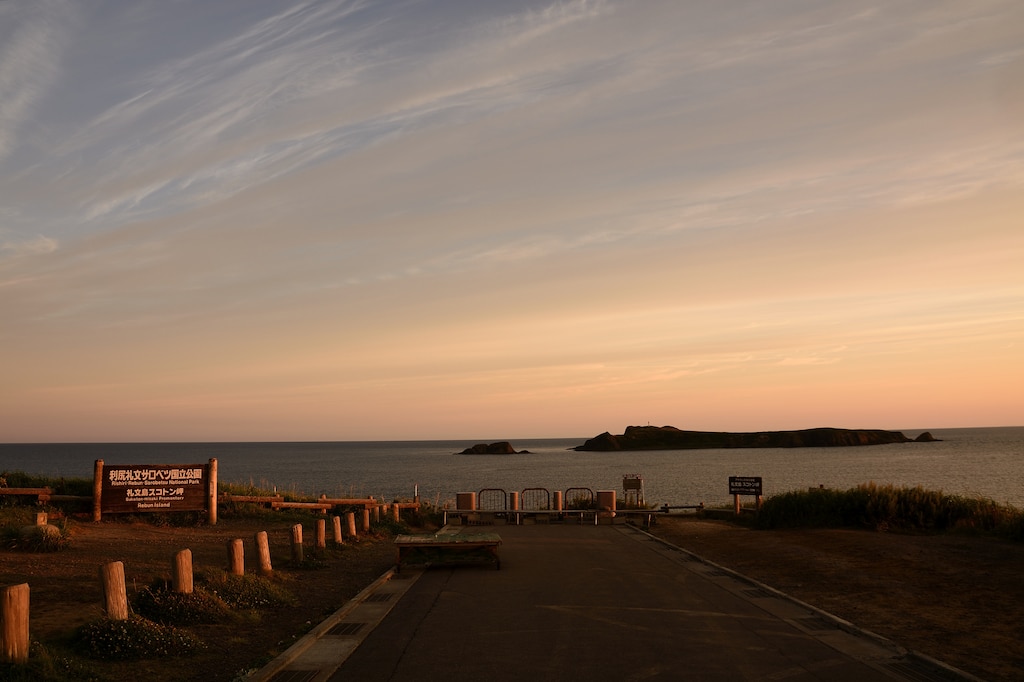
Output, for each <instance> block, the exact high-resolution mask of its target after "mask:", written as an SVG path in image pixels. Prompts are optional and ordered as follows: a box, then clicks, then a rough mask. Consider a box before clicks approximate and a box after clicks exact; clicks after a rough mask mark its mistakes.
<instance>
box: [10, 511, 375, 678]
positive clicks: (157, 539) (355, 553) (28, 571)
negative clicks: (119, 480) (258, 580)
mask: <svg viewBox="0 0 1024 682" xmlns="http://www.w3.org/2000/svg"><path fill="white" fill-rule="evenodd" d="M294 523H295V520H294V519H292V520H283V519H282V520H280V521H261V520H248V519H246V520H224V519H222V520H221V521H220V522H219V523H218V524H217V525H215V526H206V525H201V526H195V527H189V528H174V527H155V526H153V525H151V524H149V523H122V522H116V521H115V522H106V521H104V522H101V523H98V524H94V523H91V522H80V523H72V524H71V541H70V546H69V547H68V548H67V549H64V550H61V551H59V552H56V553H41V554H37V553H28V552H22V551H0V585H10V584H19V583H23V582H27V583H28V584H29V589H30V591H31V594H30V602H31V608H30V616H29V619H30V620H29V634H30V638H31V639H32V641H38V642H42V643H43V644H44V645H46V647H47V649H48V650H49V651H50V652H51V653H57V654H58V655H60V654H62V652H64V651H67V650H68V645H67V641H68V639H69V638H70V637H71V636H72V634H73V633H74V631H75V630H76V629H77V628H78V627H79V626H81V625H83V624H85V623H88V622H91V621H95V620H99V619H101V618H102V603H103V597H102V587H101V583H100V577H99V575H100V566H101V565H103V564H106V563H109V562H111V561H122V562H124V571H125V583H126V587H127V591H128V594H129V599H130V598H131V596H132V594H133V593H134V592H135V591H136V590H139V589H142V588H145V587H148V586H149V585H151V584H152V583H153V581H154V580H158V579H164V580H166V579H169V578H170V576H171V564H172V560H173V557H174V555H175V554H176V553H177V552H179V551H180V550H182V549H190V550H191V551H192V563H193V570H194V573H195V574H196V576H197V582H198V578H199V576H200V574H201V573H202V572H203V571H209V570H214V571H220V570H222V569H226V568H227V566H228V551H227V545H228V543H229V542H230V541H231V540H232V539H235V538H241V539H242V540H243V541H244V548H245V563H246V572H247V573H255V572H256V567H257V558H256V547H255V541H254V539H253V538H254V535H255V534H256V533H257V532H259V531H266V532H267V535H268V540H269V544H270V554H271V561H272V563H273V567H274V574H273V580H274V582H275V583H276V584H277V585H278V586H280V587H282V588H284V589H285V590H286V591H287V592H288V593H290V594H291V595H292V596H293V597H294V598H295V604H294V605H293V606H283V607H276V608H275V609H274V610H273V611H272V612H255V613H254V614H253V615H249V616H247V617H244V618H240V619H238V620H236V621H234V622H231V623H226V624H218V625H196V626H192V627H191V628H189V629H190V630H192V631H193V632H194V633H195V634H196V635H197V636H198V637H199V639H201V640H202V641H203V642H204V643H205V644H206V645H207V647H208V648H207V649H206V650H205V651H203V652H201V653H199V654H196V655H190V656H188V657H183V658H171V659H153V660H143V661H134V662H130V663H107V662H97V661H88V659H85V660H87V665H88V669H89V671H90V672H94V673H95V674H96V675H97V677H98V678H99V679H103V680H124V679H145V680H149V681H150V682H163V681H168V682H169V681H171V680H207V681H210V682H216V681H219V680H228V681H229V680H233V679H235V678H237V677H239V676H240V675H242V674H243V673H244V672H245V671H247V670H251V669H253V668H258V667H260V666H262V665H263V664H265V663H266V662H268V661H269V660H271V659H272V658H273V657H274V656H275V655H277V654H279V653H281V652H282V651H284V650H285V649H286V648H288V647H289V646H290V645H291V644H292V643H293V642H294V641H295V640H296V639H297V638H298V637H299V636H301V635H302V634H303V633H305V632H306V631H307V630H309V629H310V628H311V627H312V626H313V625H316V624H317V623H319V622H321V621H322V620H323V619H324V618H325V617H326V616H328V615H330V614H332V613H334V612H335V611H337V610H338V609H339V608H340V607H341V606H342V605H344V604H345V603H346V602H347V601H348V600H349V599H351V598H352V597H354V596H355V595H356V594H358V593H359V591H360V590H362V589H363V588H364V587H366V586H367V585H369V584H370V583H372V582H373V581H374V580H376V579H377V578H379V577H380V576H381V575H383V574H384V572H385V571H387V570H388V569H390V568H391V567H392V566H393V565H394V561H395V550H394V547H393V545H392V541H391V538H390V537H382V536H376V537H374V536H370V535H363V536H361V537H360V538H358V539H356V540H355V541H353V540H351V539H349V540H347V541H346V543H345V544H344V546H342V547H341V548H339V549H331V550H330V551H329V552H327V553H326V555H325V558H324V560H323V561H322V562H319V566H320V567H318V568H292V567H290V566H289V564H290V558H291V527H292V525H294ZM303 527H304V532H303V538H304V541H305V542H304V545H305V551H304V554H305V555H306V556H307V557H308V556H309V555H310V554H311V553H312V545H313V538H315V533H316V519H315V517H313V516H309V517H308V520H306V521H305V522H304V523H303ZM327 535H328V544H329V545H333V542H331V535H332V534H331V530H330V526H328V531H327Z"/></svg>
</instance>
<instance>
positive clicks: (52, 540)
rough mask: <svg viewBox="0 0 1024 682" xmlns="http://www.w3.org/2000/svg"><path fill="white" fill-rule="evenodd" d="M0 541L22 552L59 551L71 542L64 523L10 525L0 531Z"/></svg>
mask: <svg viewBox="0 0 1024 682" xmlns="http://www.w3.org/2000/svg"><path fill="white" fill-rule="evenodd" d="M0 543H2V545H3V547H4V548H6V549H15V550H20V551H23V552H59V551H60V550H62V549H66V548H67V547H68V546H70V544H71V535H70V533H69V532H68V529H67V526H66V525H63V524H62V525H60V526H55V525H46V526H37V525H35V524H25V525H11V526H7V527H5V528H4V529H3V530H2V531H0Z"/></svg>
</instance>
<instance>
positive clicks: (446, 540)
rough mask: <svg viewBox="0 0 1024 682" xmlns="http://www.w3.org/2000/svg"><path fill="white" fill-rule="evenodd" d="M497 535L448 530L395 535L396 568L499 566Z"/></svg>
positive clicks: (498, 537) (499, 540)
mask: <svg viewBox="0 0 1024 682" xmlns="http://www.w3.org/2000/svg"><path fill="white" fill-rule="evenodd" d="M499 545H501V536H500V535H498V534H497V533H450V532H439V533H436V534H434V535H399V536H398V537H396V538H395V547H396V548H397V549H398V566H397V570H398V571H401V570H402V566H403V565H407V564H409V565H411V564H420V565H425V566H438V565H452V564H467V563H468V564H475V563H485V564H494V566H495V568H496V569H501V559H500V558H499V557H498V546H499Z"/></svg>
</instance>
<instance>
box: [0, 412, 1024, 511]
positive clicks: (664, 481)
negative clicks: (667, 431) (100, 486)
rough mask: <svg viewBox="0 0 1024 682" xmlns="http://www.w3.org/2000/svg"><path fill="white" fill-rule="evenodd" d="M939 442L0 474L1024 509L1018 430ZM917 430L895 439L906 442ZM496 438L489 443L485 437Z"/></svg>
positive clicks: (117, 459)
mask: <svg viewBox="0 0 1024 682" xmlns="http://www.w3.org/2000/svg"><path fill="white" fill-rule="evenodd" d="M927 430H928V431H931V433H932V434H933V435H934V436H935V437H936V438H941V439H942V442H939V443H904V444H899V445H880V446H871V447H851V448H793V449H782V448H778V449H776V448H771V449H743V450H662V451H656V452H623V453H605V452H575V451H573V450H571V449H570V448H572V447H574V446H576V445H580V444H581V443H583V441H584V440H586V438H560V439H545V440H537V439H523V440H515V441H512V444H513V446H514V447H515V448H516V449H517V450H523V449H525V450H529V451H530V453H531V454H522V455H475V456H471V455H455V454H454V453H456V452H459V451H461V450H462V449H464V448H466V447H469V446H471V445H473V444H474V442H477V441H395V442H330V443H115V444H97V443H89V444H0V472H2V471H4V470H7V471H24V472H27V473H33V474H43V475H50V476H66V477H85V478H91V477H92V470H93V462H94V461H95V460H96V459H102V460H103V461H104V462H105V463H107V464H161V463H163V464H194V463H200V464H201V463H205V462H206V461H207V460H209V459H210V458H216V459H217V461H218V471H219V479H220V481H222V482H229V483H246V484H248V483H254V484H256V485H258V486H260V487H263V488H268V489H272V488H274V487H276V488H277V489H278V490H281V491H293V492H302V493H308V494H316V495H319V494H326V495H328V496H329V497H334V496H360V497H362V496H368V495H373V496H375V497H377V498H379V499H385V500H390V499H393V498H394V497H409V496H412V495H413V493H414V491H418V492H419V494H420V496H421V497H422V498H423V499H424V500H425V501H427V500H429V501H431V502H442V503H443V502H445V501H447V500H454V498H455V494H456V493H457V492H465V491H479V490H481V489H483V488H501V489H504V490H507V491H512V490H523V489H526V488H547V489H548V490H565V489H567V488H591V489H593V490H621V489H622V479H623V476H625V475H632V474H639V475H640V476H642V477H643V480H644V490H645V494H646V499H647V502H649V503H654V504H658V505H661V504H664V503H668V504H673V505H682V504H696V503H698V502H704V503H706V504H708V505H725V504H728V503H729V502H730V499H731V498H730V497H729V494H728V478H729V476H761V477H762V478H763V480H764V492H765V495H766V496H770V495H772V494H775V493H780V492H786V491H790V490H801V489H806V488H808V487H812V486H814V487H816V486H818V485H824V486H826V487H832V488H839V489H846V488H851V487H853V486H856V485H858V484H860V483H866V482H869V481H874V482H876V483H880V484H884V483H891V484H894V485H898V486H903V485H906V486H918V485H920V486H923V487H925V488H929V489H933V490H942V491H944V492H946V493H951V494H962V495H969V496H978V497H985V498H990V499H992V500H995V501H996V502H1000V503H1007V504H1011V505H1013V506H1015V507H1018V508H1024V427H1003V428H984V429H927ZM921 431H922V430H921V429H913V430H904V431H903V432H904V433H905V434H906V435H908V436H910V437H911V438H913V437H916V436H917V434H919V433H921ZM495 440H499V439H495Z"/></svg>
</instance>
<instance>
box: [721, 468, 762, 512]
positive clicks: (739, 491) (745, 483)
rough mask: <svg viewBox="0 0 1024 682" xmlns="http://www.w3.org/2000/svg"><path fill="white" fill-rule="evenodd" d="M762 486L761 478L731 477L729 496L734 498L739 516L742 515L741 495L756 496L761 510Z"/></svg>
mask: <svg viewBox="0 0 1024 682" xmlns="http://www.w3.org/2000/svg"><path fill="white" fill-rule="evenodd" d="M762 487H763V486H762V484H761V477H760V476H730V477H729V494H730V495H732V497H733V504H734V506H735V510H736V514H737V516H738V515H739V513H740V495H754V496H756V497H757V508H758V510H760V509H761V499H762V498H761V494H762Z"/></svg>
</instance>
